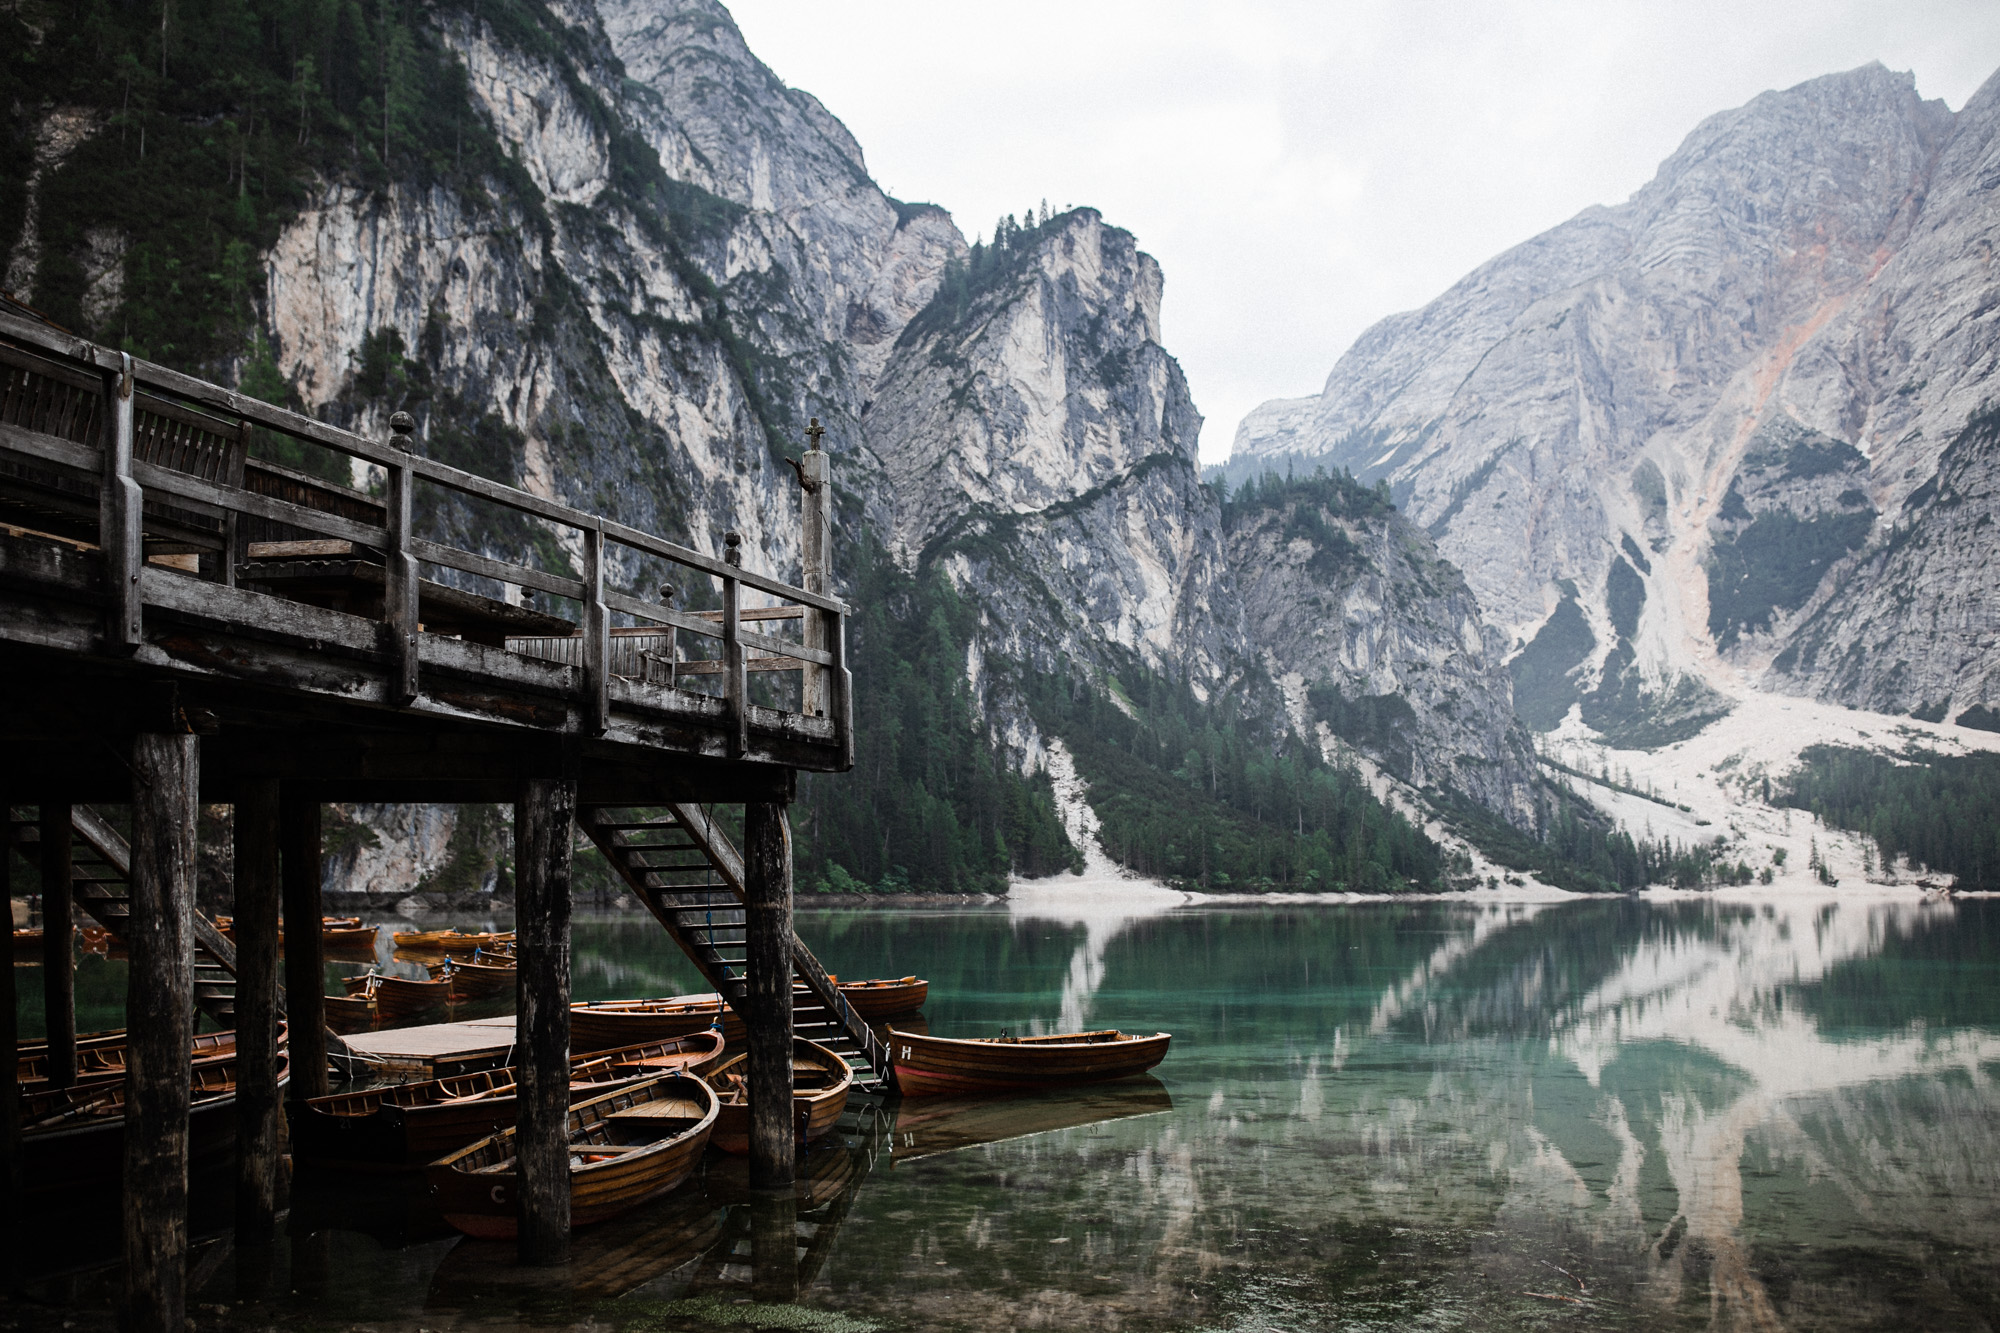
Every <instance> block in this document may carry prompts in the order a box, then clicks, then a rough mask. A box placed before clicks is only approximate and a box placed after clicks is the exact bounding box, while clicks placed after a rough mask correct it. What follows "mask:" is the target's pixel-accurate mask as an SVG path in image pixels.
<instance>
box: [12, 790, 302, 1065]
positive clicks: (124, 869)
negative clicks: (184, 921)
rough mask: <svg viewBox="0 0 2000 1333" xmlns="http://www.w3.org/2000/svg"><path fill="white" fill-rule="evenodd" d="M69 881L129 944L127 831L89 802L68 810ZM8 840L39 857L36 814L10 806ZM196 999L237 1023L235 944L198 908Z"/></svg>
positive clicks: (82, 904) (281, 1005)
mask: <svg viewBox="0 0 2000 1333" xmlns="http://www.w3.org/2000/svg"><path fill="white" fill-rule="evenodd" d="M69 823H70V829H71V832H72V834H73V836H72V838H71V840H70V872H69V873H70V883H71V885H72V886H73V892H74V894H75V899H76V905H77V906H78V907H79V908H81V909H83V911H84V912H86V913H88V914H89V916H90V919H91V920H93V921H95V922H96V923H97V924H98V925H100V926H102V927H104V929H106V930H107V931H109V932H111V937H112V938H113V939H115V940H117V941H119V942H120V943H121V944H124V945H126V947H128V948H129V947H130V946H131V940H130V939H129V937H128V932H129V931H130V929H131V921H132V890H131V875H132V849H131V847H130V845H129V844H127V843H126V841H125V837H124V835H123V834H121V833H119V832H118V830H117V829H115V828H113V827H112V826H111V825H110V823H108V822H107V821H106V820H105V818H104V817H103V816H102V815H100V814H98V813H97V811H95V810H93V809H92V808H91V807H89V806H87V805H73V806H71V807H70V812H69ZM7 839H8V841H9V842H11V843H12V844H13V845H14V846H15V847H18V848H19V849H20V851H21V855H22V856H24V857H25V858H27V860H28V862H29V864H31V865H38V864H40V862H41V840H42V830H41V826H40V824H39V822H38V820H37V818H36V817H35V815H33V814H24V813H22V811H21V810H20V809H19V808H11V809H9V810H8V811H7ZM194 1003H195V1007H196V1008H198V1009H200V1010H201V1012H202V1013H204V1014H207V1015H208V1017H209V1018H210V1019H212V1020H214V1021H215V1022H216V1023H217V1024H219V1025H220V1026H221V1027H222V1028H223V1029H225V1030H227V1029H230V1028H234V1027H235V1026H236V946H234V945H233V944H231V943H230V942H229V940H228V938H227V937H226V936H224V935H223V933H222V932H221V931H220V930H218V929H216V926H215V923H214V922H213V921H210V920H209V919H208V918H207V917H206V916H204V915H202V913H201V912H200V911H196V912H195V914H194ZM278 1012H279V1013H280V1014H283V1013H284V1012H285V992H284V988H283V987H280V988H279V990H278Z"/></svg>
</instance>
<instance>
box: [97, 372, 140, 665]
mask: <svg viewBox="0 0 2000 1333" xmlns="http://www.w3.org/2000/svg"><path fill="white" fill-rule="evenodd" d="M118 364H119V368H118V369H117V370H113V371H107V372H105V375H104V404H105V409H106V410H105V412H104V416H103V421H104V426H103V429H102V431H101V433H100V434H99V436H98V440H99V444H100V446H101V447H102V449H103V451H104V481H103V485H102V486H100V487H99V488H98V497H97V528H98V544H99V545H101V546H102V547H103V548H104V590H105V594H106V596H105V608H104V651H105V652H107V653H111V654H114V655H124V654H128V653H131V652H132V651H134V650H135V649H137V648H138V646H139V642H140V639H141V637H142V631H143V615H142V608H143V605H144V602H143V598H142V595H141V590H140V586H139V575H140V571H141V570H143V569H144V567H145V564H146V538H145V528H144V521H145V514H144V509H145V494H144V492H143V491H141V490H140V488H139V483H138V482H136V481H134V480H133V479H132V407H133V403H132V358H131V357H130V356H129V355H127V354H125V353H120V354H119V358H118Z"/></svg>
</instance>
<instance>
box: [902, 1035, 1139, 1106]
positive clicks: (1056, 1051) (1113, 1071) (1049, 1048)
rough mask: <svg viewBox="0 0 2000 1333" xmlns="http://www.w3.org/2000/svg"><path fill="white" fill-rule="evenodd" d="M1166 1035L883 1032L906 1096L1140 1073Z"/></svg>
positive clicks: (1071, 1083)
mask: <svg viewBox="0 0 2000 1333" xmlns="http://www.w3.org/2000/svg"><path fill="white" fill-rule="evenodd" d="M1172 1040H1173V1034H1172V1033H1168V1032H1155V1033H1153V1034H1152V1035H1150V1036H1143V1037H1142V1036H1133V1035H1130V1034H1128V1033H1124V1032H1118V1031H1114V1030H1106V1031H1103V1032H1061V1033H1056V1034H1054V1035H1051V1036H1047V1037H976V1038H972V1039H969V1040H968V1039H959V1038H951V1037H921V1036H918V1035H917V1034H916V1033H914V1032H904V1031H902V1030H900V1029H897V1028H890V1029H889V1058H890V1061H891V1063H892V1064H893V1066H894V1068H895V1072H896V1087H897V1089H898V1090H899V1091H901V1092H902V1094H903V1095H904V1096H905V1097H936V1096H941V1095H944V1094H948V1093H965V1092H1014V1091H1020V1090H1025V1089H1028V1088H1067V1087H1074V1086H1076V1085H1077V1084H1080V1083H1103V1082H1107V1081H1108V1080H1111V1079H1114V1078H1129V1077H1131V1076H1132V1075H1133V1074H1143V1073H1145V1072H1146V1071H1147V1070H1149V1069H1151V1068H1152V1067H1153V1066H1154V1065H1157V1064H1158V1063H1160V1061H1162V1060H1164V1059H1165V1058H1166V1056H1167V1043H1169V1042H1170V1041H1172Z"/></svg>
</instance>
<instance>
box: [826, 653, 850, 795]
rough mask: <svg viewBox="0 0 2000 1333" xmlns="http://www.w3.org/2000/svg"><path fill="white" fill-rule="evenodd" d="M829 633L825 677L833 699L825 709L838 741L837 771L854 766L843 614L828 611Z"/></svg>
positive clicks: (848, 673) (848, 674)
mask: <svg viewBox="0 0 2000 1333" xmlns="http://www.w3.org/2000/svg"><path fill="white" fill-rule="evenodd" d="M827 618H828V619H829V620H830V621H832V622H833V624H832V632H831V633H830V634H828V635H827V637H826V645H827V651H828V652H829V653H831V654H832V655H833V665H832V666H831V667H829V668H828V669H827V673H826V675H827V679H828V681H830V682H831V683H832V686H833V698H832V699H831V700H830V701H829V702H830V704H831V707H830V708H829V709H828V711H829V712H830V713H832V715H833V729H834V730H833V734H834V735H835V736H836V737H838V738H839V740H840V767H841V771H842V772H845V771H846V770H848V769H850V768H853V767H854V673H853V672H851V671H849V670H848V669H847V617H846V616H842V615H833V614H829V615H828V617H827Z"/></svg>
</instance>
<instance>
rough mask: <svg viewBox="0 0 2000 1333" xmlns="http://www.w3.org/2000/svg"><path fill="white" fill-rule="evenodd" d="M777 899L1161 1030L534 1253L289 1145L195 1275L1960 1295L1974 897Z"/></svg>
mask: <svg viewBox="0 0 2000 1333" xmlns="http://www.w3.org/2000/svg"><path fill="white" fill-rule="evenodd" d="M1042 901H1044V902H1046V901H1048V900H1047V899H1046V898H1044V899H1043V900H1042ZM799 924H800V931H801V933H802V934H803V935H804V936H805V937H806V938H807V939H808V941H809V942H810V943H811V944H812V945H813V947H814V949H815V950H816V951H817V952H818V953H819V954H820V956H821V957H822V959H823V960H824V961H825V962H826V964H827V966H828V967H829V968H830V969H831V970H833V971H836V972H838V973H840V974H842V975H844V976H851V977H862V976H877V975H901V974H906V973H918V974H921V975H923V976H926V977H928V978H929V979H930V980H931V983H932V1001H931V1003H930V1005H929V1006H928V1008H927V1010H926V1013H925V1019H926V1021H927V1023H928V1025H929V1029H930V1030H931V1031H932V1032H934V1033H938V1034H941V1035H958V1036H984V1035H991V1034H993V1033H997V1032H1000V1031H1002V1030H1006V1031H1012V1032H1016V1033H1023V1032H1032V1031H1059V1030H1065V1029H1069V1028H1073V1027H1081V1026H1090V1027H1109V1026H1116V1027H1122V1028H1125V1029H1128V1030H1145V1031H1151V1030H1154V1029H1161V1028H1163V1029H1166V1030H1168V1031H1171V1032H1172V1033H1174V1046H1173V1050H1172V1053H1171V1054H1170V1055H1169V1057H1168V1059H1167V1061H1166V1062H1165V1064H1163V1065H1162V1066H1161V1067H1160V1069H1159V1070H1158V1071H1157V1078H1156V1079H1147V1080H1142V1081H1137V1082H1134V1083H1131V1084H1128V1085H1122V1086H1113V1087H1106V1088H1103V1089H1099V1090H1095V1091H1088V1092H1080V1093H1077V1094H1069V1095H1050V1096H1042V1097H1035V1098H1029V1099H1024V1100H1021V1101H1016V1102H1008V1103H1001V1104H984V1105H963V1104H948V1105H942V1106H941V1105H938V1104H934V1103H926V1102H921V1101H911V1102H906V1103H903V1104H902V1106H901V1107H896V1106H894V1105H890V1106H886V1107H883V1108H881V1109H880V1111H879V1112H877V1111H875V1110H873V1109H870V1108H858V1109H857V1113H856V1114H854V1115H852V1116H850V1117H849V1119H848V1120H847V1121H846V1122H845V1123H844V1125H843V1130H842V1144H843V1146H841V1147H839V1148H835V1149H828V1150H825V1151H821V1152H818V1153H815V1154H814V1155H813V1157H812V1159H811V1163H810V1165H811V1172H812V1175H813V1183H812V1184H811V1185H810V1186H809V1189H808V1192H807V1193H806V1194H805V1197H803V1198H801V1199H799V1200H796V1201H790V1202H780V1203H769V1202H755V1201H752V1200H750V1199H749V1198H748V1196H747V1195H746V1194H745V1193H744V1192H743V1191H742V1189H741V1181H740V1179H738V1178H734V1177H732V1176H731V1175H730V1173H729V1171H728V1170H726V1169H723V1168H720V1167H718V1168H716V1169H714V1170H712V1171H711V1173H710V1176H711V1178H710V1179H709V1180H707V1181H706V1182H704V1183H703V1184H702V1186H701V1187H699V1188H697V1189H693V1190H689V1191H687V1192H686V1193H685V1194H684V1195H683V1196H682V1197H679V1198H677V1199H673V1200H669V1201H667V1202H665V1203H662V1204H660V1205H657V1206H655V1207H653V1208H650V1209H648V1210H646V1211H645V1212H643V1213H641V1214H637V1215H634V1216H631V1217H628V1218H626V1219H623V1220H621V1221H619V1222H614V1223H611V1224H607V1226H605V1227H602V1228H597V1229H595V1230H593V1231H586V1232H583V1233H580V1234H579V1237H578V1242H577V1244H578V1256H577V1261H576V1263H575V1264H574V1265H573V1266H572V1267H571V1268H570V1269H567V1270H556V1271H554V1272H540V1273H526V1272H523V1271H522V1270H519V1269H515V1268H513V1267H512V1266H511V1264H510V1263H509V1262H508V1256H507V1252H506V1249H505V1247H495V1246H479V1245H475V1244H473V1243H471V1242H460V1241H458V1240H456V1239H454V1238H452V1237H450V1236H449V1235H448V1234H447V1233H442V1232H440V1231H439V1230H438V1229H437V1227H436V1223H435V1219H434V1218H430V1217H428V1216H427V1214H426V1211H425V1205H424V1200H423V1198H422V1196H421V1191H409V1190H406V1189H403V1188H401V1187H398V1186H396V1185H394V1184H393V1183H384V1182H372V1183H370V1184H369V1185H368V1187H367V1188H366V1189H361V1188H357V1187H356V1186H355V1185H354V1184H353V1183H352V1182H349V1181H338V1180H336V1181H326V1180H318V1179H312V1178H302V1179H301V1180H300V1181H299V1182H298V1191H297V1194H296V1198H295V1203H294V1213H293V1218H292V1222H291V1229H292V1233H293V1234H292V1236H291V1238H290V1239H289V1240H288V1241H287V1242H286V1244H285V1245H284V1246H282V1247H281V1250H280V1253H279V1254H278V1256H276V1258H275V1259H274V1260H273V1261H272V1262H273V1264H274V1265H275V1268H273V1269H272V1270H271V1271H270V1272H268V1273H263V1272H262V1270H257V1271H252V1269H251V1267H249V1266H246V1265H242V1264H239V1263H238V1261H237V1260H235V1259H229V1260H226V1261H224V1262H222V1263H220V1264H219V1265H217V1266H216V1267H215V1269H214V1272H215V1276H214V1277H212V1278H211V1279H209V1286H208V1287H206V1288H205V1291H207V1292H208V1293H210V1294H209V1295H203V1296H198V1297H197V1300H198V1301H205V1300H211V1299H214V1300H216V1301H217V1302H218V1304H221V1305H224V1306H227V1308H228V1311H229V1313H228V1314H227V1315H223V1314H220V1313H218V1314H217V1315H216V1318H217V1319H219V1320H221V1321H222V1322H223V1323H224V1324H229V1323H232V1322H234V1321H235V1320H238V1319H241V1320H243V1321H245V1326H249V1325H252V1324H256V1325H259V1326H267V1325H268V1324H270V1323H272V1322H274V1321H283V1322H291V1323H298V1324H302V1325H305V1326H311V1327H322V1326H323V1327H343V1328H344V1327H352V1326H354V1325H356V1324H365V1325H368V1326H371V1327H374V1326H398V1327H404V1326H423V1327H432V1328H442V1327H456V1326H477V1327H506V1326H516V1325H522V1324H535V1325H556V1326H574V1327H579V1328H581V1327H589V1328H596V1329H620V1328H634V1329H638V1328H662V1329H665V1328H703V1327H716V1326H729V1327H784V1328H823V1329H839V1328H849V1329H859V1328H864V1327H879V1328H884V1329H927V1328H939V1329H955V1328H977V1329H984V1328H996V1329H997V1328H1019V1327H1046V1328H1058V1329H1068V1328H1087V1329H1134V1330H1150V1329H1232V1330H1235V1329H1242V1330H1249V1329H1285V1330H1319V1329H1377V1328H1380V1329H1391V1328H1394V1329H1404V1328H1420V1329H1430V1328H1437V1329H1446V1328H1466V1329H1512V1328H1523V1329H1526V1328H1543V1327H1573V1328H1606V1327H1613V1328H1626V1327H1629V1328H1638V1329H1681V1328H1731V1329H1735V1328H1757V1329H1765V1328H1781V1327H1782V1328H1793V1329H1862V1328H1881V1329H1903V1328H1926V1329H1957V1328H1965V1329H1974V1328H1990V1327H1992V1326H1994V1325H1995V1324H1996V1323H2000V1263H1996V1260H2000V1165H1996V1163H2000V1154H1996V1153H1995V1152H1994V1148H1993V1145H1994V1144H1995V1143H1996V1142H2000V1086H1996V1078H1997V1077H2000V904H1994V903H1989V902H1983V901H1972V902H1961V903H1957V904H1952V903H1928V904H1926V903H1917V902H1910V901H1896V902H1890V901H1878V900H1869V899H1866V898H1858V897H1845V898H1827V899H1805V898H1785V899H1782V900H1780V899H1772V900H1764V901H1759V900H1745V901H1743V902H1740V903H1731V902H1722V901H1715V900H1710V899H1691V900H1677V901H1672V902H1642V901H1633V900H1618V901H1601V902H1600V901H1593V902H1575V903H1567V904H1562V905H1552V906H1523V905H1511V906H1509V905H1481V906H1472V905H1466V904H1456V903H1436V902H1421V903H1403V904H1398V903H1378V904H1361V905H1351V906H1319V905H1311V906H1259V905H1245V906H1223V907H1214V906H1203V907H1182V908H1176V909H1172V910H1163V909H1141V908H1139V907H1133V908H1129V909H1121V908H1116V907H1106V908H1097V909H1072V908H1065V907H1061V906H1056V907H1048V906H1029V905H1026V904H1015V905H1012V906H1009V905H998V906H993V907H980V908H954V909H920V910H915V911H908V912H892V911H887V910H879V909H878V910H864V911H822V910H806V911H802V912H801V914H800V923H799ZM576 949H577V962H576V975H577V990H578V993H579V994H580V995H586V996H611V995H631V994H645V993H670V992H674V991H683V990H692V989H695V988H696V982H695V978H694V976H693V973H692V970H691V969H690V968H688V966H687V964H686V963H685V962H683V961H682V960H680V958H679V956H678V955H677V954H676V953H674V951H673V950H672V948H671V946H670V945H668V944H667V942H666V940H665V938H664V937H663V936H661V935H660V934H659V932H658V930H657V928H656V927H654V926H653V925H652V924H651V923H650V922H649V921H646V920H624V921H614V920H592V921H580V922H579V923H578V925H577V930H576ZM27 975H28V973H27V972H26V971H25V970H24V972H23V973H22V976H23V979H24V980H25V979H26V977H27ZM760 1228H761V1230H760ZM197 1229H198V1230H199V1227H198V1228H197ZM774 1237H780V1238H782V1237H790V1238H792V1239H793V1240H794V1242H795V1243H794V1244H792V1245H779V1244H778V1242H777V1241H776V1240H774V1239H773V1238H774ZM260 1274H261V1275H260ZM260 1283H261V1284H263V1285H262V1286H259V1285H258V1284H260ZM258 1291H262V1292H264V1293H265V1294H263V1295H261V1296H260V1295H257V1292H258ZM294 1292H296V1293H297V1294H296V1295H294V1294H292V1293H294ZM237 1299H249V1302H250V1303H249V1304H247V1305H244V1306H241V1307H238V1306H235V1305H233V1302H234V1301H236V1300H237ZM208 1326H210V1325H206V1324H205V1325H204V1327H208Z"/></svg>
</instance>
